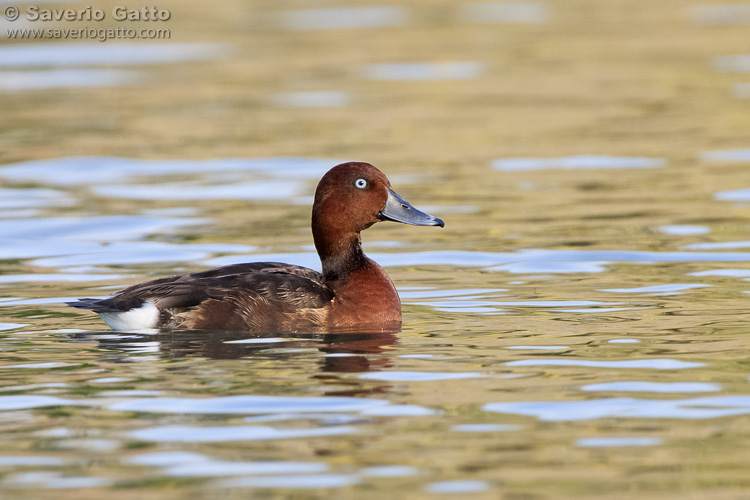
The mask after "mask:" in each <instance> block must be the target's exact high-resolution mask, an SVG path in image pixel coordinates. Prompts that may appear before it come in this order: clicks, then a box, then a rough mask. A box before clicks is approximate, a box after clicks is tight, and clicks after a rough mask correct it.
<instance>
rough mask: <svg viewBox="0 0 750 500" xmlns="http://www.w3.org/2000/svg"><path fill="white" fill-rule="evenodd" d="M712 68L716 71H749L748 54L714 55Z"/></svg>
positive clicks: (749, 56)
mask: <svg viewBox="0 0 750 500" xmlns="http://www.w3.org/2000/svg"><path fill="white" fill-rule="evenodd" d="M714 68H716V71H721V72H725V73H748V72H750V55H746V54H740V55H731V56H716V57H714Z"/></svg>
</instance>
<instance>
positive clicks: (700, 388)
mask: <svg viewBox="0 0 750 500" xmlns="http://www.w3.org/2000/svg"><path fill="white" fill-rule="evenodd" d="M581 390H584V391H624V392H662V393H673V392H716V391H720V390H721V386H719V385H716V384H707V383H704V382H606V383H601V384H589V385H584V386H583V387H581Z"/></svg>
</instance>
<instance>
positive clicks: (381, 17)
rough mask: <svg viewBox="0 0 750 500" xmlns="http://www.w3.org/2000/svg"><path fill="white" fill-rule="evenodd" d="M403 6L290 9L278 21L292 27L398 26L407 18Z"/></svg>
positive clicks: (317, 28)
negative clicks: (280, 20)
mask: <svg viewBox="0 0 750 500" xmlns="http://www.w3.org/2000/svg"><path fill="white" fill-rule="evenodd" d="M408 18H409V16H408V12H407V10H406V9H405V8H404V7H340V8H329V9H305V10H290V11H287V12H284V13H283V15H282V24H283V26H284V27H285V28H288V29H293V30H337V29H361V28H384V27H389V26H402V25H404V24H406V22H407V20H408Z"/></svg>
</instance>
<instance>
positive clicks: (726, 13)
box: [689, 3, 750, 26]
mask: <svg viewBox="0 0 750 500" xmlns="http://www.w3.org/2000/svg"><path fill="white" fill-rule="evenodd" d="M689 13H690V17H691V18H692V20H693V22H695V23H697V24H707V25H718V26H726V25H732V24H750V4H741V3H740V4H727V5H695V6H692V7H690V10H689Z"/></svg>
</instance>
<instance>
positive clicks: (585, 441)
mask: <svg viewBox="0 0 750 500" xmlns="http://www.w3.org/2000/svg"><path fill="white" fill-rule="evenodd" d="M661 443H662V440H661V439H659V438H648V437H620V438H616V437H603V438H582V439H578V440H577V441H576V446H581V447H583V448H610V447H621V446H656V445H658V444H661Z"/></svg>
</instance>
